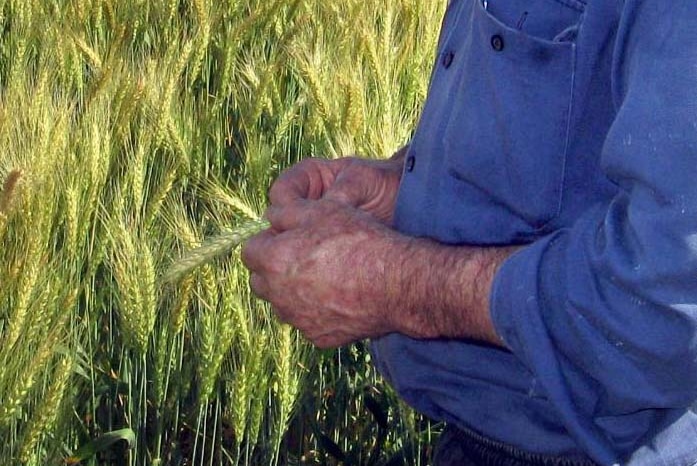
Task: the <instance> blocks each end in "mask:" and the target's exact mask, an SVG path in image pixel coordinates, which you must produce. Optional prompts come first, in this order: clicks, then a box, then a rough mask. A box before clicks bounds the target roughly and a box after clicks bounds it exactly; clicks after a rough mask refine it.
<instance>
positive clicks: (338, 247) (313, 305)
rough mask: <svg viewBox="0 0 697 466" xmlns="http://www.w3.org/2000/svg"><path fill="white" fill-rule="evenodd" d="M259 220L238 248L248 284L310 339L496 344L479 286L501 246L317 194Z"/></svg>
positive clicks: (489, 277)
mask: <svg viewBox="0 0 697 466" xmlns="http://www.w3.org/2000/svg"><path fill="white" fill-rule="evenodd" d="M267 217H268V219H269V221H270V222H271V224H272V228H271V229H270V230H268V231H266V232H264V233H261V234H259V235H257V236H255V237H253V238H252V239H250V240H249V241H248V242H247V244H246V245H245V247H244V249H243V251H242V259H243V261H244V263H245V264H246V265H247V267H248V268H249V269H250V270H251V272H252V276H251V287H252V290H253V291H254V293H256V294H257V295H258V296H259V297H261V298H262V299H265V300H266V301H269V302H270V303H271V305H272V306H273V309H274V311H275V312H276V314H277V315H278V317H279V318H280V319H281V320H282V321H284V322H287V323H289V324H291V325H293V326H294V327H296V328H298V329H299V330H300V331H301V332H302V333H303V334H304V335H305V336H306V337H307V338H308V339H309V340H310V341H312V342H313V343H314V344H315V345H317V346H319V347H335V346H341V345H344V344H347V343H350V342H353V341H357V340H361V339H363V338H370V337H377V336H381V335H384V334H387V333H391V332H399V333H403V334H405V335H409V336H412V337H414V338H439V337H445V338H475V339H480V340H483V341H487V342H489V343H492V344H499V345H500V344H501V341H500V340H499V339H498V337H497V335H496V332H495V331H494V328H493V324H492V322H491V318H490V316H489V292H490V288H491V283H492V281H493V277H494V274H495V270H496V268H497V267H498V265H499V264H500V263H501V262H503V260H504V259H505V258H506V257H507V256H508V255H509V254H510V253H511V252H512V250H511V249H498V248H491V249H479V248H469V247H455V246H446V245H442V244H439V243H436V242H434V241H430V240H426V239H417V238H411V237H407V236H405V235H401V234H400V233H398V232H396V231H395V230H392V229H390V228H388V227H387V226H386V225H384V224H383V223H381V222H380V221H378V220H377V219H376V218H375V217H374V216H372V215H371V214H369V213H367V212H365V211H362V210H359V209H356V208H354V207H351V206H349V205H347V204H345V203H341V202H337V201H334V200H332V199H327V198H326V197H325V198H322V199H318V200H314V201H313V200H302V199H301V200H296V201H295V202H294V203H291V204H289V205H287V206H283V207H279V206H273V205H272V206H271V207H270V208H269V210H268V211H267Z"/></svg>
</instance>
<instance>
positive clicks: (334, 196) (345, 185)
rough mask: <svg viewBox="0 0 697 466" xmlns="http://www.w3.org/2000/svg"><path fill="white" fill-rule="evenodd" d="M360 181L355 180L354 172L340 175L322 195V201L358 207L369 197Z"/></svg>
mask: <svg viewBox="0 0 697 466" xmlns="http://www.w3.org/2000/svg"><path fill="white" fill-rule="evenodd" d="M361 181H362V180H360V179H357V176H356V174H355V172H354V173H342V174H340V175H339V176H338V177H337V179H336V181H335V182H334V184H333V185H332V186H331V188H329V189H328V190H327V192H326V193H325V194H324V196H323V199H329V200H333V201H335V202H338V203H341V204H347V205H350V206H351V207H358V206H360V205H362V204H364V203H365V202H366V201H367V200H368V195H369V193H367V192H366V190H365V186H364V184H363V183H362V182H361Z"/></svg>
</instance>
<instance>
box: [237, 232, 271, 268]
mask: <svg viewBox="0 0 697 466" xmlns="http://www.w3.org/2000/svg"><path fill="white" fill-rule="evenodd" d="M275 236H276V234H275V233H274V232H273V231H271V230H264V231H262V232H260V233H257V234H256V235H254V236H252V237H251V238H249V239H248V240H247V241H246V242H245V243H244V245H243V246H242V252H241V258H242V263H243V264H244V265H245V267H247V268H248V269H249V270H251V271H252V272H263V271H265V270H268V269H269V264H270V263H271V262H272V261H273V258H272V257H271V252H272V251H273V242H274V238H275Z"/></svg>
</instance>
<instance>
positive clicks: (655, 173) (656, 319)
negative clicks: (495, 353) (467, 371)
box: [491, 0, 697, 451]
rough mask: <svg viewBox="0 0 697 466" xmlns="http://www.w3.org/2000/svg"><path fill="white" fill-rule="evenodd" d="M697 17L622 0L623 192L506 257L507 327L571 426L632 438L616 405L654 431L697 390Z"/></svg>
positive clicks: (511, 342)
mask: <svg viewBox="0 0 697 466" xmlns="http://www.w3.org/2000/svg"><path fill="white" fill-rule="evenodd" d="M696 18H697V2H694V1H693V0H684V1H683V0H679V1H674V2H665V1H664V0H645V1H640V0H636V1H630V0H628V1H626V2H625V5H624V11H623V13H622V17H621V21H620V26H619V31H618V36H617V39H616V49H615V55H614V59H615V62H614V71H613V94H614V98H615V103H614V104H615V106H616V108H617V116H616V119H615V121H614V122H613V124H612V126H611V128H610V130H609V132H608V134H607V136H606V140H605V144H604V148H603V152H602V155H601V157H602V158H601V166H602V170H603V171H604V173H605V175H606V176H607V177H608V178H609V179H610V180H611V181H612V182H613V183H615V184H616V185H617V188H618V191H617V194H616V196H615V197H614V198H613V199H611V201H610V202H608V203H606V204H603V205H597V206H595V207H594V208H592V209H590V210H588V211H587V212H585V213H584V215H583V216H582V217H581V218H579V219H578V220H577V221H576V222H575V223H574V224H573V225H572V226H571V227H570V228H568V229H563V230H560V231H557V232H556V233H555V234H553V235H550V236H548V237H545V238H543V239H541V240H539V241H537V242H535V243H533V244H531V245H529V246H528V247H526V248H524V249H522V250H520V251H519V252H517V253H516V254H515V255H513V256H512V257H510V258H509V259H508V260H507V261H506V262H505V263H504V264H503V265H502V267H501V268H500V270H499V272H498V273H497V276H496V278H495V282H494V287H493V289H492V296H491V298H492V299H491V313H492V318H493V320H494V323H495V326H496V329H497V331H498V333H499V335H500V336H501V338H502V339H503V340H504V342H505V343H506V345H507V346H508V347H509V348H510V349H511V350H512V351H513V353H514V354H515V355H517V356H518V357H519V358H520V359H521V361H522V362H523V364H525V365H526V366H527V367H528V368H529V369H530V370H531V371H532V372H533V373H534V374H535V377H536V383H537V384H538V385H539V386H540V387H541V389H542V391H543V393H544V395H545V396H546V397H547V398H548V399H549V400H550V401H551V402H552V403H553V404H554V405H555V406H556V408H557V409H558V411H559V413H560V415H561V416H562V418H563V419H564V421H565V423H566V425H567V426H568V428H569V430H570V431H571V432H572V433H574V432H588V431H589V430H591V431H594V432H595V433H596V434H599V435H596V436H587V435H579V436H578V437H583V438H602V437H603V436H604V437H605V438H612V441H613V444H620V445H623V448H624V449H625V450H627V451H631V450H632V449H633V448H635V447H636V445H635V443H636V442H637V441H638V440H637V439H634V438H629V439H624V438H622V435H623V432H622V428H621V426H622V423H620V422H616V421H617V420H618V419H620V418H622V417H624V416H629V415H636V414H637V413H639V415H637V416H636V419H637V422H640V423H644V424H645V426H646V430H647V431H648V430H650V429H651V428H652V426H655V425H656V424H657V423H658V419H659V418H660V416H662V415H663V414H664V413H665V412H666V410H676V409H677V410H680V409H682V410H686V409H688V408H689V406H690V405H692V404H693V403H694V402H695V399H697V19H696ZM623 442H624V444H623ZM587 447H588V448H594V447H593V446H587Z"/></svg>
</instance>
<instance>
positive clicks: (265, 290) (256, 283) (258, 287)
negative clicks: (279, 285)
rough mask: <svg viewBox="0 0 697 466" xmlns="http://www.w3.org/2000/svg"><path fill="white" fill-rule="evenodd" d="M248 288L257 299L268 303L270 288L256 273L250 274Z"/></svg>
mask: <svg viewBox="0 0 697 466" xmlns="http://www.w3.org/2000/svg"><path fill="white" fill-rule="evenodd" d="M249 288H250V289H251V290H252V293H254V294H255V295H256V296H257V297H259V298H261V299H263V300H264V301H268V300H269V298H270V296H271V295H270V293H271V288H270V287H269V284H268V282H267V281H266V279H265V278H264V277H263V276H261V275H260V274H258V273H252V275H251V276H250V277H249Z"/></svg>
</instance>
